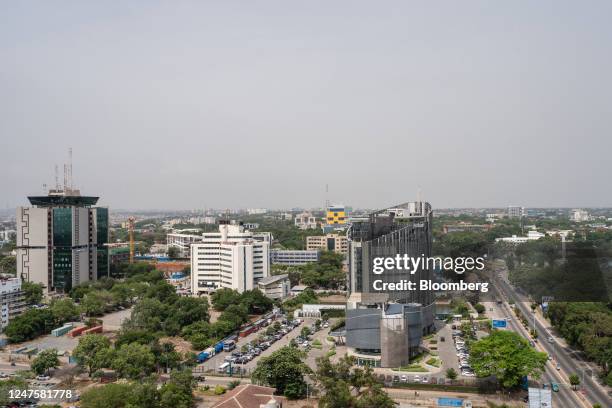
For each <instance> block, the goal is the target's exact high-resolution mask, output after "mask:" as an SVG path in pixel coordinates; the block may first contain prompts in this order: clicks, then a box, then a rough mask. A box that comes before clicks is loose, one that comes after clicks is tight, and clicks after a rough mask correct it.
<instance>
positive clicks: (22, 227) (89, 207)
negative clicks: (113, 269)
mask: <svg viewBox="0 0 612 408" xmlns="http://www.w3.org/2000/svg"><path fill="white" fill-rule="evenodd" d="M28 199H29V200H30V203H31V204H32V207H19V208H17V220H16V223H17V231H18V232H17V248H16V251H17V274H18V276H19V277H20V278H21V279H22V280H24V281H30V282H36V283H41V284H43V286H44V287H45V292H46V293H49V292H58V293H67V292H69V291H70V289H71V288H72V287H73V286H76V285H78V284H80V283H83V282H87V281H93V280H97V279H100V278H103V277H107V276H109V254H108V248H107V247H106V244H107V243H108V231H109V230H108V208H103V207H94V205H95V204H96V203H97V201H98V197H90V196H81V195H80V193H79V191H78V190H50V192H49V195H48V196H35V197H28Z"/></svg>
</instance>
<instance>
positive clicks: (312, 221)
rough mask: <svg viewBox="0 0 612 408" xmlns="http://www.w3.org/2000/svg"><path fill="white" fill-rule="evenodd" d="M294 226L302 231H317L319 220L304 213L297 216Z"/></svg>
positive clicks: (310, 214)
mask: <svg viewBox="0 0 612 408" xmlns="http://www.w3.org/2000/svg"><path fill="white" fill-rule="evenodd" d="M294 224H295V226H296V227H298V228H299V229H302V230H306V229H316V228H317V218H316V217H315V216H313V215H312V213H309V212H307V211H306V212H303V213H301V214H298V215H296V216H295V220H294Z"/></svg>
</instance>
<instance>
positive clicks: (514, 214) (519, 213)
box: [508, 205, 525, 218]
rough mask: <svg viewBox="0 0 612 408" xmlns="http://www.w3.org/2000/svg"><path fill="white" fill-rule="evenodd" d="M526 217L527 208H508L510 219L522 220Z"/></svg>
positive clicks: (515, 206)
mask: <svg viewBox="0 0 612 408" xmlns="http://www.w3.org/2000/svg"><path fill="white" fill-rule="evenodd" d="M524 216H525V207H520V206H518V205H509V206H508V218H522V217H524Z"/></svg>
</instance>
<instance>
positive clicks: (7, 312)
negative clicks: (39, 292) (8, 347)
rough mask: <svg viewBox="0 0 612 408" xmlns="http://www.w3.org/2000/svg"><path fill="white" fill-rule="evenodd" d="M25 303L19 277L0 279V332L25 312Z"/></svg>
mask: <svg viewBox="0 0 612 408" xmlns="http://www.w3.org/2000/svg"><path fill="white" fill-rule="evenodd" d="M26 309H27V304H26V302H25V294H24V292H23V291H22V290H21V280H20V279H19V278H8V279H0V313H1V319H0V332H3V331H4V328H5V327H6V326H7V325H8V324H9V322H10V321H11V320H12V319H13V318H14V317H15V316H18V315H20V314H21V313H23V312H25V311H26Z"/></svg>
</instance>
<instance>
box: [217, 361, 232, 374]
mask: <svg viewBox="0 0 612 408" xmlns="http://www.w3.org/2000/svg"><path fill="white" fill-rule="evenodd" d="M229 366H230V363H228V362H225V363H223V364H221V365H220V366H219V368H218V369H217V371H218V372H219V373H225V372H227V370H228V369H229Z"/></svg>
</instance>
